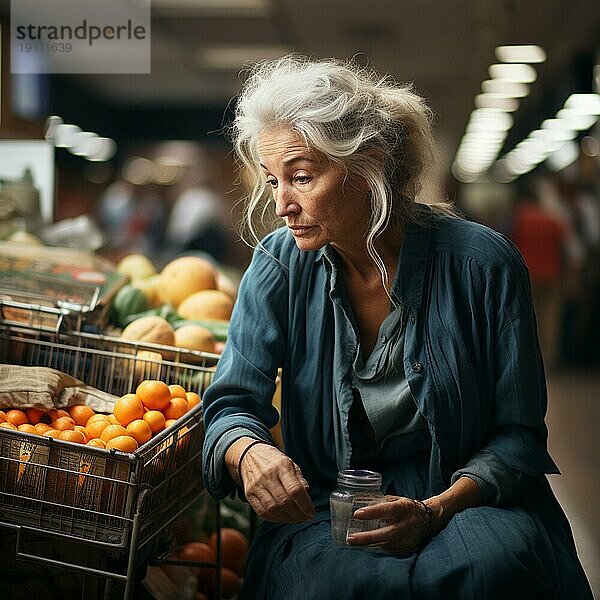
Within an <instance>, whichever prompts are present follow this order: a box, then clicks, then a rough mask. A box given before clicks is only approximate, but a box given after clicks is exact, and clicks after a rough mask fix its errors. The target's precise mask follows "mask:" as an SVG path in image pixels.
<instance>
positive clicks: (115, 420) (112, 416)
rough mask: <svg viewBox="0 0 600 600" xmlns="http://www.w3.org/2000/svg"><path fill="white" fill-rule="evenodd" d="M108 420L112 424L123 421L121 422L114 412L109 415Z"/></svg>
mask: <svg viewBox="0 0 600 600" xmlns="http://www.w3.org/2000/svg"><path fill="white" fill-rule="evenodd" d="M108 422H109V423H110V424H111V425H120V424H121V423H119V420H118V419H117V417H115V415H113V414H112V413H111V414H110V415H108Z"/></svg>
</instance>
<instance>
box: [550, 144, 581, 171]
mask: <svg viewBox="0 0 600 600" xmlns="http://www.w3.org/2000/svg"><path fill="white" fill-rule="evenodd" d="M578 156H579V146H578V145H577V144H576V143H575V142H565V143H564V144H563V145H562V146H561V147H560V148H559V149H558V150H555V151H554V152H553V153H552V154H551V155H550V156H549V157H548V159H547V161H546V162H547V163H548V166H549V167H550V168H551V169H552V170H553V171H562V170H563V169H565V168H566V167H568V166H569V165H570V164H572V163H574V162H575V161H576V160H577V158H578Z"/></svg>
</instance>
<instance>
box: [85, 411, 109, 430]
mask: <svg viewBox="0 0 600 600" xmlns="http://www.w3.org/2000/svg"><path fill="white" fill-rule="evenodd" d="M94 421H108V415H105V414H104V413H96V414H95V415H92V416H91V417H90V418H89V419H88V420H87V423H86V424H85V426H86V427H87V426H88V425H89V424H90V423H93V422H94Z"/></svg>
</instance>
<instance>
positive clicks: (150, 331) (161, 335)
mask: <svg viewBox="0 0 600 600" xmlns="http://www.w3.org/2000/svg"><path fill="white" fill-rule="evenodd" d="M121 339H123V340H129V341H135V342H144V343H151V344H161V345H163V346H174V345H175V331H174V330H173V327H172V326H171V324H170V323H169V322H168V321H167V320H166V319H163V318H162V317H152V316H151V317H140V318H139V319H136V320H135V321H132V322H131V323H129V325H127V327H125V329H123V333H122V334H121Z"/></svg>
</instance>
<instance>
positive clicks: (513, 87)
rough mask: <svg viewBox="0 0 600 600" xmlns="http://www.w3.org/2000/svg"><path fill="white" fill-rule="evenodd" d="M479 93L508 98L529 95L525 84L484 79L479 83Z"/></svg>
mask: <svg viewBox="0 0 600 600" xmlns="http://www.w3.org/2000/svg"><path fill="white" fill-rule="evenodd" d="M481 91H482V92H483V93H484V94H503V95H505V96H508V97H509V98H524V97H525V96H527V94H529V87H528V86H527V85H526V84H525V83H517V82H516V81H506V80H505V79H486V80H485V81H482V82H481Z"/></svg>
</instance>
